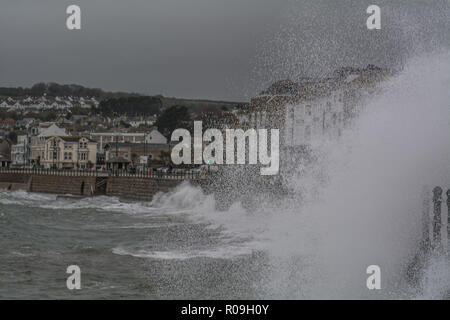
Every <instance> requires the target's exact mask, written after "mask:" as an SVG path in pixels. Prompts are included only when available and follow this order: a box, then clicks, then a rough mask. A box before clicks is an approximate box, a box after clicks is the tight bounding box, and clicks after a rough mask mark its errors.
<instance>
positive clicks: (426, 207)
mask: <svg viewBox="0 0 450 320" xmlns="http://www.w3.org/2000/svg"><path fill="white" fill-rule="evenodd" d="M422 197H423V208H422V243H421V246H422V248H421V249H422V251H423V252H424V253H428V252H429V251H430V247H431V239H430V190H429V188H428V187H425V188H424V189H423V194H422Z"/></svg>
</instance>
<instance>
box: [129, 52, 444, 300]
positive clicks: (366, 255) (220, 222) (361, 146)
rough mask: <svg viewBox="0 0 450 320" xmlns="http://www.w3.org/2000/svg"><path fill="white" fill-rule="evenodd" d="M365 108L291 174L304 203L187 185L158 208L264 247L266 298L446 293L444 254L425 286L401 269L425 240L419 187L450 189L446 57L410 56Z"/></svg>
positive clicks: (161, 199)
mask: <svg viewBox="0 0 450 320" xmlns="http://www.w3.org/2000/svg"><path fill="white" fill-rule="evenodd" d="M364 109H365V111H364V112H363V114H362V115H361V117H360V118H359V120H358V122H357V125H356V126H355V127H354V128H351V129H350V128H349V129H347V131H346V132H344V135H343V137H342V139H341V141H340V142H339V143H337V144H333V145H324V147H323V150H320V154H321V155H322V157H321V159H320V161H318V163H317V164H316V166H315V167H313V168H309V170H306V171H304V170H303V171H302V170H300V168H299V170H298V171H299V174H292V177H293V178H291V181H290V183H291V184H292V185H293V186H294V187H296V188H295V189H297V190H299V192H300V191H301V192H303V193H302V196H303V198H304V201H303V203H301V204H300V203H299V202H298V201H296V199H290V200H286V201H285V202H284V203H283V206H282V207H277V208H274V207H273V206H272V205H271V204H270V203H262V204H261V206H260V208H259V209H257V210H253V211H252V213H249V212H246V211H245V210H244V209H243V208H242V207H241V206H240V205H239V204H235V205H234V206H232V207H231V208H230V209H229V210H228V211H227V212H219V211H217V210H215V209H214V200H213V198H212V197H210V196H205V195H203V194H202V193H201V192H200V190H199V189H196V188H193V187H190V186H182V187H180V188H178V189H177V190H175V191H174V192H172V193H169V194H166V195H161V197H159V198H157V199H155V200H154V202H153V204H152V206H156V207H160V208H164V207H172V209H178V210H186V209H189V211H190V217H191V218H192V219H194V220H197V221H202V222H205V221H209V222H210V223H211V224H212V225H213V226H222V227H224V232H226V233H227V234H228V235H231V236H235V237H241V238H242V239H246V241H247V242H245V245H246V247H247V248H248V249H249V250H254V251H264V252H266V253H267V254H268V256H269V260H270V263H269V265H270V267H269V272H268V274H267V276H266V280H265V281H264V283H263V284H261V285H262V291H263V292H264V293H263V296H266V297H268V298H287V299H289V298H443V297H444V296H445V295H446V294H448V290H450V268H449V262H448V259H447V258H445V257H444V258H443V257H441V258H436V259H435V258H433V259H432V261H430V262H429V266H428V267H427V269H426V270H425V276H424V278H423V279H422V283H421V285H420V287H410V286H409V285H408V284H407V283H406V280H405V272H406V268H407V266H408V264H409V263H410V261H411V259H412V258H413V257H414V255H415V254H416V253H417V250H418V245H419V241H420V240H421V239H420V236H421V215H422V202H423V198H422V190H423V187H424V186H426V185H428V186H435V185H441V186H443V187H444V188H447V187H450V55H449V54H448V53H441V54H436V55H428V56H426V57H421V58H417V59H414V60H412V61H410V64H409V65H408V66H407V67H406V68H405V70H404V71H403V72H402V74H401V75H399V76H397V77H395V78H393V79H390V80H389V81H387V82H385V83H383V84H382V93H381V94H380V95H378V96H377V97H375V98H374V99H373V100H372V101H371V102H370V103H368V104H367V105H366V106H365V108H364ZM324 178H325V180H326V181H327V182H326V183H325V184H324V183H323V181H324ZM305 190H306V194H305ZM308 190H310V192H308ZM444 210H445V209H444ZM445 227H446V225H445V222H444V231H445ZM236 251H237V252H239V253H240V252H242V251H239V250H236ZM243 253H245V251H243ZM137 254H138V255H140V256H145V254H146V253H145V252H138V253H137ZM155 254H156V255H157V256H159V257H160V258H166V259H173V258H174V257H176V256H178V258H180V259H184V258H189V256H186V254H185V253H184V254H183V253H180V254H179V255H177V254H176V253H175V256H174V255H173V253H152V257H155ZM203 255H204V252H200V253H199V256H203ZM224 257H227V255H226V254H225V255H224ZM373 264H375V265H379V266H380V267H381V271H382V290H380V291H369V290H368V289H367V288H366V279H367V276H368V275H366V268H367V267H368V266H369V265H373Z"/></svg>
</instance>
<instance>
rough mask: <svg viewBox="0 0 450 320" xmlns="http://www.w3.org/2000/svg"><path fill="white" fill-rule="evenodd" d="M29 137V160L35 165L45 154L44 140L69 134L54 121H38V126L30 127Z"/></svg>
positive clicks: (39, 162) (38, 163)
mask: <svg viewBox="0 0 450 320" xmlns="http://www.w3.org/2000/svg"><path fill="white" fill-rule="evenodd" d="M33 133H36V135H32V137H31V161H32V162H33V164H35V165H40V164H41V160H42V159H44V158H45V155H46V149H45V146H46V141H47V140H48V139H49V138H51V137H67V136H69V134H68V133H67V132H66V129H64V128H60V127H58V126H57V125H56V124H54V123H40V124H39V126H37V127H34V128H32V134H33Z"/></svg>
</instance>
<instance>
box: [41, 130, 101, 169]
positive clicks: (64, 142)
mask: <svg viewBox="0 0 450 320" xmlns="http://www.w3.org/2000/svg"><path fill="white" fill-rule="evenodd" d="M96 161H97V143H96V142H95V141H92V140H90V139H89V138H87V137H81V136H67V137H51V138H48V139H47V140H46V141H45V150H44V156H43V158H42V159H41V165H42V166H43V167H44V168H53V169H77V168H79V169H93V168H95V165H96Z"/></svg>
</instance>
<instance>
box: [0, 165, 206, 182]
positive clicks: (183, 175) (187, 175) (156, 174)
mask: <svg viewBox="0 0 450 320" xmlns="http://www.w3.org/2000/svg"><path fill="white" fill-rule="evenodd" d="M0 173H12V174H35V175H52V176H69V177H132V178H154V179H167V180H199V179H204V178H205V177H206V173H205V172H198V171H192V170H186V171H178V170H177V171H172V172H161V171H155V170H150V169H149V170H145V171H138V172H130V171H126V170H64V169H41V168H32V169H30V168H17V169H15V168H0Z"/></svg>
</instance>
